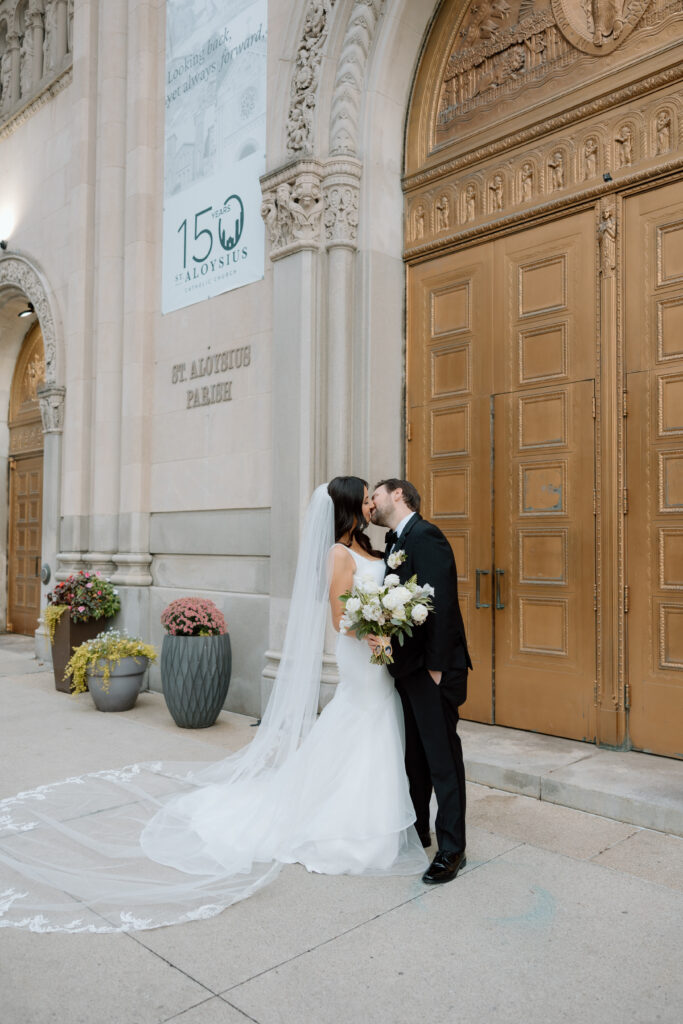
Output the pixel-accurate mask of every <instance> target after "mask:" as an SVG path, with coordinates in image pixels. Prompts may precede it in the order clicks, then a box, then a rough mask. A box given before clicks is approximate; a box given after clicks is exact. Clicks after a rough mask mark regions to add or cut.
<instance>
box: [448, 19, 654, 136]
mask: <svg viewBox="0 0 683 1024" xmlns="http://www.w3.org/2000/svg"><path fill="white" fill-rule="evenodd" d="M670 7H671V3H670V2H669V0H550V3H548V2H547V0H521V3H520V2H515V0H482V2H479V3H474V4H473V5H472V6H471V7H470V9H469V11H468V12H467V14H466V15H465V18H464V20H463V23H462V26H461V28H460V30H459V32H458V37H457V42H456V44H455V46H454V49H453V52H452V53H451V55H450V57H449V59H448V62H447V64H446V69H445V72H444V77H443V81H442V84H441V93H440V97H439V104H438V114H437V120H436V126H435V127H436V133H437V137H439V138H440V141H443V140H444V139H445V138H447V137H448V134H449V133H450V131H451V126H452V122H453V121H454V120H455V119H456V118H459V117H465V116H466V115H468V114H469V113H470V112H471V111H473V110H476V109H478V108H481V107H482V106H488V105H490V104H491V103H494V102H498V101H499V99H500V97H502V96H508V95H511V94H513V93H515V92H516V91H518V90H519V89H521V88H523V87H525V86H528V85H532V84H534V83H537V82H541V81H542V80H543V79H546V78H548V77H550V76H551V75H552V74H553V73H554V72H555V71H556V70H559V69H566V68H567V67H569V66H570V65H571V64H572V63H573V62H575V61H576V60H578V59H579V58H580V57H581V56H582V55H583V54H591V55H593V56H598V57H600V56H604V55H606V54H609V53H611V52H612V51H613V50H614V49H615V48H616V47H617V46H619V45H621V44H622V43H623V42H624V40H625V39H626V38H627V37H628V35H629V34H630V33H631V32H632V31H633V29H634V28H636V27H637V25H638V23H639V22H640V20H641V18H643V16H644V15H646V17H645V18H644V20H643V24H647V25H649V24H650V23H654V22H655V21H657V20H659V21H661V20H663V19H664V18H666V17H669V16H670V15H671V13H672V12H671V11H670V10H669V8H670ZM650 11H652V16H651V17H647V15H648V14H649V12H650Z"/></svg>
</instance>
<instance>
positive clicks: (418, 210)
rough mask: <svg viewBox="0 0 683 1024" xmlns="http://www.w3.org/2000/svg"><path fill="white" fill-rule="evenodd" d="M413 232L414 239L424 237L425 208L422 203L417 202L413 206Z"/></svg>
mask: <svg viewBox="0 0 683 1024" xmlns="http://www.w3.org/2000/svg"><path fill="white" fill-rule="evenodd" d="M413 234H414V237H415V238H416V239H420V238H424V236H425V208H424V206H423V205H422V203H418V204H417V206H416V207H415V230H414V232H413Z"/></svg>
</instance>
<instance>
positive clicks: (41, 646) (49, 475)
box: [35, 384, 66, 661]
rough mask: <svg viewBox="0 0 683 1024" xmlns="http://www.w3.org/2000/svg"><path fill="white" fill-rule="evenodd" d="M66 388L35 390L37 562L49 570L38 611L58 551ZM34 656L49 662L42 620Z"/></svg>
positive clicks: (52, 580) (52, 578)
mask: <svg viewBox="0 0 683 1024" xmlns="http://www.w3.org/2000/svg"><path fill="white" fill-rule="evenodd" d="M65 394H66V388H63V387H58V386H57V385H56V384H48V385H46V386H44V387H42V388H39V390H38V400H39V402H40V416H41V419H42V421H43V526H42V539H41V562H42V565H47V566H49V568H50V579H49V581H48V582H47V583H43V584H42V586H41V602H40V606H41V608H43V607H44V604H45V595H46V594H47V592H48V591H49V590H51V589H52V587H53V586H54V584H55V577H56V574H57V568H58V566H57V552H58V551H59V520H60V506H61V500H60V498H61V480H62V429H63V427H64V395H65ZM35 636H36V655H37V657H39V658H40V659H41V660H42V661H49V660H50V658H51V654H50V642H49V638H48V636H47V634H46V632H45V629H44V625H43V620H42V618H41V619H39V620H38V628H37V630H36V634H35Z"/></svg>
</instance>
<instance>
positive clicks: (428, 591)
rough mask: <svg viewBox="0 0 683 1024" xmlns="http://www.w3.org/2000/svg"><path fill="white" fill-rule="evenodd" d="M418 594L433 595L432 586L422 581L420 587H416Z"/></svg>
mask: <svg viewBox="0 0 683 1024" xmlns="http://www.w3.org/2000/svg"><path fill="white" fill-rule="evenodd" d="M417 592H418V593H419V594H425V595H426V596H427V597H434V587H433V586H432V585H431V583H423V584H422V586H421V587H418V588H417Z"/></svg>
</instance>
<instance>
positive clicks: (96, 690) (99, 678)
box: [87, 657, 148, 711]
mask: <svg viewBox="0 0 683 1024" xmlns="http://www.w3.org/2000/svg"><path fill="white" fill-rule="evenodd" d="M105 664H106V661H105V660H104V659H102V660H100V661H98V662H96V664H95V665H94V666H93V667H92V668H89V669H88V672H87V675H88V689H89V690H90V696H91V697H92V699H93V701H94V703H95V707H96V708H97V710H98V711H130V709H131V708H132V707H133V705H134V704H135V701H136V700H137V699H138V694H139V693H140V688H141V687H142V680H143V677H144V674H145V670H146V668H147V664H148V659H147V658H143V657H137V658H121V660H120V661H119V662H118V663H115V662H111V663H110V675H109V679H108V680H107V682H106V684H105V682H104V666H105Z"/></svg>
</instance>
